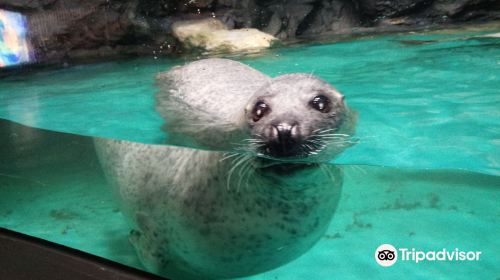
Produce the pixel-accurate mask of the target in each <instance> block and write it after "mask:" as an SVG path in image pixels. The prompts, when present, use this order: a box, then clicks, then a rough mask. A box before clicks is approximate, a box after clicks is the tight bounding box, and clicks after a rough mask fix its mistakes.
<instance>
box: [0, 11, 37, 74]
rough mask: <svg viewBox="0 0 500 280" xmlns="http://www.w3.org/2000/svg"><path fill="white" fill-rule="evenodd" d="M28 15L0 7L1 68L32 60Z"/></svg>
mask: <svg viewBox="0 0 500 280" xmlns="http://www.w3.org/2000/svg"><path fill="white" fill-rule="evenodd" d="M27 32H28V27H27V23H26V17H25V16H24V15H22V14H20V13H16V12H10V11H6V10H2V9H0V68H2V67H6V66H11V65H17V64H21V63H27V62H29V61H30V55H31V53H30V48H29V45H28V41H27V36H26V35H27V34H26V33H27Z"/></svg>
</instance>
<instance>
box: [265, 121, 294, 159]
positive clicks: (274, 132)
mask: <svg viewBox="0 0 500 280" xmlns="http://www.w3.org/2000/svg"><path fill="white" fill-rule="evenodd" d="M269 138H270V139H269V140H271V143H270V144H271V145H270V148H271V149H270V151H271V154H272V155H275V156H291V155H293V154H294V153H296V150H297V146H298V142H299V126H298V124H296V123H294V124H289V123H284V122H283V123H278V124H273V125H271V131H270V135H269Z"/></svg>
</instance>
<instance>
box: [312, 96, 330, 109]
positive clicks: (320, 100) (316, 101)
mask: <svg viewBox="0 0 500 280" xmlns="http://www.w3.org/2000/svg"><path fill="white" fill-rule="evenodd" d="M309 104H310V105H311V107H313V108H314V109H316V110H318V111H320V112H322V113H328V112H329V111H330V100H329V99H328V97H326V96H324V95H318V96H316V97H314V98H313V99H312V100H311V102H309Z"/></svg>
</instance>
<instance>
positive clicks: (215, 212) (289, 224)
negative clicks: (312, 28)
mask: <svg viewBox="0 0 500 280" xmlns="http://www.w3.org/2000/svg"><path fill="white" fill-rule="evenodd" d="M300 79H302V82H304V81H308V82H307V84H304V83H302V84H294V81H296V80H300ZM158 85H159V87H160V92H159V94H158V96H157V98H158V103H157V105H158V106H157V109H158V111H159V112H160V113H161V114H162V116H163V117H165V118H166V119H167V126H166V129H167V130H168V132H171V134H172V138H171V141H173V142H175V140H177V141H179V144H185V143H190V144H196V145H199V146H201V147H204V148H206V149H208V150H200V149H192V148H188V147H179V146H165V145H147V144H141V143H133V142H127V141H119V140H110V139H96V141H95V143H96V149H97V153H98V155H99V158H100V161H101V164H102V167H103V170H104V171H105V173H106V176H107V178H108V179H109V181H110V182H111V183H112V185H113V186H115V188H114V190H115V192H116V195H117V196H118V198H119V201H120V202H121V204H122V209H123V211H124V213H125V214H126V216H127V217H128V218H130V220H131V223H132V225H133V230H132V232H131V235H130V236H131V237H130V239H131V241H132V243H133V244H134V246H135V248H136V250H137V252H138V255H139V257H140V259H141V260H142V262H143V264H144V265H145V266H146V267H147V268H148V269H149V270H150V271H153V272H155V273H158V274H161V275H164V276H167V277H170V278H172V279H219V278H231V277H241V276H247V275H252V274H256V273H260V272H263V271H267V270H270V269H273V268H276V267H278V266H280V265H282V264H285V263H287V262H289V261H291V260H293V259H295V258H297V257H298V256H300V255H301V254H303V253H304V252H305V251H307V250H308V249H309V248H310V247H312V246H313V245H314V244H315V243H316V242H317V241H318V240H319V238H320V237H321V236H322V234H324V232H325V230H326V228H327V227H328V224H329V221H330V219H331V217H332V215H333V213H334V211H335V209H336V207H337V203H338V199H339V196H340V190H341V186H342V173H341V170H340V169H339V168H338V167H336V166H334V165H331V164H324V163H322V160H320V159H319V158H316V160H312V162H311V161H309V162H308V163H307V165H301V167H300V168H292V167H291V166H292V165H284V166H283V168H281V169H280V168H278V169H275V170H273V169H270V168H268V165H273V164H276V165H278V166H281V165H280V163H279V161H276V162H278V163H276V162H275V161H274V160H273V159H270V160H269V159H266V160H265V161H262V159H261V158H260V155H259V154H258V153H251V150H250V153H247V152H248V151H245V152H241V151H239V150H238V149H239V148H240V147H241V146H242V145H241V144H244V145H245V142H244V139H248V137H251V136H252V133H256V132H255V129H256V128H255V125H253V126H252V125H250V124H249V121H248V116H247V113H248V106H250V105H248V104H252V103H253V102H254V101H255V99H256V98H268V100H269V102H273V101H272V99H273V98H277V96H278V95H280V94H285V95H286V100H289V101H290V103H289V104H288V105H286V104H282V105H281V107H279V106H278V107H276V108H277V109H276V110H279V111H283V110H285V111H286V110H292V109H293V112H295V113H296V114H300V113H301V111H302V112H303V114H304V116H303V118H304V119H307V121H310V122H311V124H310V126H311V127H313V126H314V125H315V123H317V122H321V121H322V120H321V119H320V116H319V115H318V116H315V117H311V114H312V113H311V112H304V110H303V109H302V110H301V108H300V106H299V105H298V104H299V103H300V102H301V101H300V99H301V98H303V97H304V96H306V94H309V93H308V92H310V91H315V90H328V91H329V94H331V95H332V96H333V97H332V98H334V99H335V101H334V104H333V106H338V108H335V112H337V113H338V114H339V116H341V117H342V120H340V119H338V120H336V119H334V118H333V117H331V116H330V117H331V118H330V119H329V120H328V123H327V124H325V125H328V126H338V127H337V131H344V132H348V133H352V132H353V127H354V118H353V117H352V116H350V117H347V114H348V113H349V112H348V110H347V107H346V106H345V105H344V103H343V101H342V99H343V98H342V97H341V95H340V94H339V93H338V92H337V91H335V90H333V88H331V87H330V86H328V85H327V84H326V83H324V82H323V81H321V80H319V79H316V78H313V77H311V76H310V75H309V77H307V76H305V75H299V76H294V75H286V76H283V77H281V78H275V79H271V78H269V77H267V76H265V75H263V74H261V73H260V72H258V71H256V70H254V69H252V68H250V67H248V66H245V65H243V64H240V63H237V62H234V61H230V60H224V59H209V60H202V61H198V62H194V63H190V64H188V65H186V66H183V67H177V68H174V69H172V70H171V71H169V72H166V73H161V74H160V75H159V76H158ZM280 89H281V91H280ZM283 92H286V93H283ZM297 98H298V99H297ZM304 98H305V97H304ZM294 106H295V108H294ZM297 106H298V107H297ZM245 109H246V110H245ZM275 113H277V112H275ZM344 115H345V116H344ZM311 118H312V119H314V118H317V119H316V120H311ZM172 120H173V121H172ZM307 133H313V130H312V129H311V131H309V132H307ZM244 145H243V146H244ZM339 145H340V144H339V143H338V142H337V144H335V143H334V144H332V146H333V148H330V150H329V149H328V147H324V151H323V152H324V153H330V158H331V157H332V156H333V155H335V154H337V153H338V152H340V151H341V150H343V149H344V148H345V147H346V146H347V145H344V146H342V147H340V148H339V147H338V146H339ZM327 146H328V145H327ZM238 151H239V152H241V153H237V152H238ZM311 157H312V158H314V155H311ZM276 160H278V159H276ZM263 162H264V163H263ZM289 163H290V162H288V163H287V164H289ZM289 166H290V168H289Z"/></svg>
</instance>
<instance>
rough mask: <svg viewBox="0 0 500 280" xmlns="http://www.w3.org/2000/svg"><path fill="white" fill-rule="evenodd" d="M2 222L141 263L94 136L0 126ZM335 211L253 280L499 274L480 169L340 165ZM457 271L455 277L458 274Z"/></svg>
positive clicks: (490, 204)
mask: <svg viewBox="0 0 500 280" xmlns="http://www.w3.org/2000/svg"><path fill="white" fill-rule="evenodd" d="M0 159H1V161H0V226H2V227H6V228H9V229H13V230H16V231H20V232H24V233H27V234H30V235H33V236H37V237H41V238H44V239H47V240H51V241H55V242H57V243H60V244H64V245H67V246H70V247H73V248H77V249H80V250H84V251H87V252H90V253H92V254H96V255H99V256H103V257H106V258H109V259H112V260H115V261H119V262H121V263H124V264H127V265H131V266H135V267H139V268H140V267H141V265H140V263H139V262H138V259H137V256H136V253H135V252H134V250H133V248H132V246H131V245H130V244H129V242H128V240H127V238H128V236H127V235H128V232H129V231H128V229H129V226H128V225H127V224H126V223H125V218H124V217H123V215H122V214H121V212H120V211H119V210H118V206H117V204H116V203H115V202H114V200H113V198H112V195H111V191H110V190H111V188H110V187H109V186H108V184H107V183H106V181H105V179H104V176H103V173H102V171H101V169H100V166H99V163H98V160H97V157H96V155H95V152H94V147H93V142H92V139H90V138H87V137H82V136H75V135H69V134H61V133H55V132H48V131H42V130H38V129H33V128H28V127H23V126H20V125H18V124H15V123H12V122H8V121H1V122H0ZM343 169H344V174H345V176H344V187H343V191H342V196H341V198H340V201H339V206H338V209H337V211H336V213H335V216H334V218H333V220H332V222H331V224H330V226H329V227H328V229H327V231H326V233H325V234H324V235H323V236H322V237H321V240H320V241H319V243H318V244H316V246H314V247H313V248H312V250H310V251H309V252H307V253H306V254H304V255H303V256H301V257H300V258H298V259H297V260H295V261H293V262H291V263H289V264H287V265H285V266H283V267H280V268H278V269H275V270H272V271H270V272H267V273H264V274H261V275H257V276H253V277H249V279H276V278H277V279H331V278H332V276H335V275H350V276H352V277H356V278H368V277H375V278H381V277H383V278H386V279H401V278H403V277H407V276H408V275H418V277H423V278H426V277H428V278H430V277H434V278H435V277H438V278H451V277H452V278H454V279H471V278H476V279H487V278H494V277H496V276H497V275H496V273H497V270H496V266H497V260H498V251H499V248H500V244H499V241H498V238H497V233H498V232H499V231H500V215H499V213H498V200H499V193H500V192H499V189H498V186H500V178H499V177H498V176H488V175H482V174H478V173H470V172H463V171H458V170H452V171H418V170H397V169H392V168H381V167H367V166H344V167H343ZM383 243H390V244H392V245H394V246H395V247H396V248H398V247H408V248H418V249H422V250H440V249H442V248H447V249H448V250H454V249H455V248H459V249H460V250H466V251H467V250H475V251H482V255H481V261H478V262H466V263H451V262H422V263H419V264H418V265H417V264H414V263H409V262H398V263H396V264H395V265H394V266H392V267H390V268H382V267H380V266H378V264H377V263H376V262H375V260H374V258H373V254H374V250H375V249H376V248H377V247H378V246H379V245H380V244H383ZM457 271H459V273H458V272H457Z"/></svg>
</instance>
